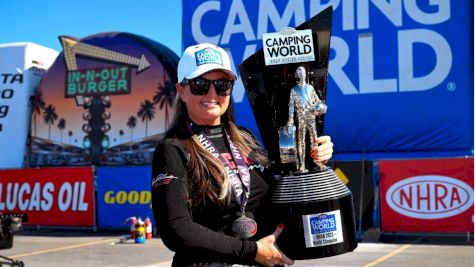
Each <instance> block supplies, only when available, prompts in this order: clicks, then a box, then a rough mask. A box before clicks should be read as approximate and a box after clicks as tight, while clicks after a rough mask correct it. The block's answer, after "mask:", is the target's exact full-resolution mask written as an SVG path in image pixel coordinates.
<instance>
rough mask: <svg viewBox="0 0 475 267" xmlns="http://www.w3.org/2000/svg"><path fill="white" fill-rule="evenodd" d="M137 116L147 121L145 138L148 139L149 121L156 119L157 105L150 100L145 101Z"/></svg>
mask: <svg viewBox="0 0 475 267" xmlns="http://www.w3.org/2000/svg"><path fill="white" fill-rule="evenodd" d="M137 116H138V117H139V118H140V119H142V121H145V137H147V136H148V135H147V132H148V121H149V120H152V119H153V118H154V117H155V105H154V104H153V103H152V102H151V101H150V100H145V101H144V102H142V103H141V104H140V108H139V111H138V112H137Z"/></svg>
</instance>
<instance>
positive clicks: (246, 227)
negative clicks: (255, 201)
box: [233, 214, 257, 239]
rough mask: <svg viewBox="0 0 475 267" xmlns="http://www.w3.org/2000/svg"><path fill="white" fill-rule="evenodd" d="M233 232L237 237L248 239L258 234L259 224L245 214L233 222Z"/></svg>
mask: <svg viewBox="0 0 475 267" xmlns="http://www.w3.org/2000/svg"><path fill="white" fill-rule="evenodd" d="M233 232H234V236H236V237H239V238H241V239H248V238H249V237H252V236H254V235H255V234H256V233H257V223H256V221H254V220H253V219H251V218H249V217H246V215H244V214H243V215H242V216H241V217H239V218H237V219H236V220H235V221H234V222H233Z"/></svg>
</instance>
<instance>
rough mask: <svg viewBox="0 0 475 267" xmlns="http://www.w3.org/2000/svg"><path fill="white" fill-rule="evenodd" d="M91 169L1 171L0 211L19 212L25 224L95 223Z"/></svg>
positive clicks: (1, 212)
mask: <svg viewBox="0 0 475 267" xmlns="http://www.w3.org/2000/svg"><path fill="white" fill-rule="evenodd" d="M94 212H95V203H94V176H93V169H92V168H90V167H88V168H86V167H82V168H44V169H21V170H0V214H21V215H23V216H24V217H26V218H27V221H26V223H25V224H26V225H32V226H36V225H40V226H68V227H77V226H86V227H92V226H95V220H94Z"/></svg>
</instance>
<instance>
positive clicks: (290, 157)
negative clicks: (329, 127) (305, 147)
mask: <svg viewBox="0 0 475 267" xmlns="http://www.w3.org/2000/svg"><path fill="white" fill-rule="evenodd" d="M295 130H296V128H295V126H283V127H280V129H279V151H280V160H281V162H282V164H289V163H290V164H293V165H295V166H297V150H296V142H295Z"/></svg>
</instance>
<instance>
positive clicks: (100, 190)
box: [96, 166, 155, 229]
mask: <svg viewBox="0 0 475 267" xmlns="http://www.w3.org/2000/svg"><path fill="white" fill-rule="evenodd" d="M96 175H97V185H96V188H97V210H98V216H97V218H98V222H97V226H98V227H100V228H124V229H125V228H129V227H130V221H128V222H127V223H124V222H125V221H126V220H127V218H129V217H132V216H136V217H139V216H140V217H141V218H142V220H145V218H146V217H149V218H150V219H151V220H152V226H153V227H155V222H154V220H153V213H152V195H151V192H150V188H151V179H152V178H151V177H152V168H151V167H150V166H140V167H98V168H96Z"/></svg>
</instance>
